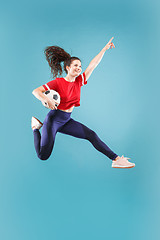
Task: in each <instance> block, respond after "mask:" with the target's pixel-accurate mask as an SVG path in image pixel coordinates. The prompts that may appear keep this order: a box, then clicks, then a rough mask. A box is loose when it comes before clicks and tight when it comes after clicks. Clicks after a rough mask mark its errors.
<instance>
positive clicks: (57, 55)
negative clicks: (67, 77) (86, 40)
mask: <svg viewBox="0 0 160 240" xmlns="http://www.w3.org/2000/svg"><path fill="white" fill-rule="evenodd" d="M44 54H45V56H46V60H47V62H48V63H49V66H50V67H51V73H52V74H53V78H55V77H57V75H62V71H63V70H62V66H61V62H63V63H64V66H63V68H64V71H65V72H66V73H68V72H67V69H66V66H70V64H71V63H72V61H73V60H79V61H81V60H80V59H79V58H78V57H71V55H70V54H69V53H67V52H66V51H65V50H64V49H63V48H61V47H58V46H50V47H46V48H45V50H44Z"/></svg>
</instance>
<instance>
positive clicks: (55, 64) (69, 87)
mask: <svg viewBox="0 0 160 240" xmlns="http://www.w3.org/2000/svg"><path fill="white" fill-rule="evenodd" d="M112 40H113V37H112V38H111V39H110V41H109V42H108V43H107V44H106V46H105V47H104V48H103V49H102V50H101V51H100V53H99V54H98V55H97V56H96V57H95V58H93V60H92V61H91V62H90V64H89V66H88V67H87V69H86V70H85V71H84V72H83V73H82V74H81V71H82V67H81V60H80V59H79V58H78V57H71V56H70V54H69V53H67V52H66V51H64V49H62V48H60V47H58V46H50V47H47V48H46V49H45V51H44V53H45V56H46V60H47V61H48V63H49V66H50V67H51V73H52V74H53V78H55V79H54V80H52V81H50V82H48V83H46V84H44V85H42V86H40V87H38V88H36V89H35V90H33V92H32V93H33V95H34V96H35V97H36V98H37V99H39V100H40V101H43V102H47V103H48V106H49V108H50V109H51V110H50V111H49V113H48V114H47V116H46V118H45V120H44V122H43V123H42V122H41V121H40V120H38V119H37V118H35V117H32V119H31V127H32V130H33V135H34V146H35V149H36V152H37V156H38V158H40V159H41V160H47V159H48V158H49V157H50V155H51V153H52V149H53V146H54V141H55V136H56V133H57V132H60V133H63V134H68V135H71V136H73V137H77V138H82V139H86V140H88V141H89V142H91V143H92V145H93V146H94V147H95V148H96V149H97V150H98V151H100V152H101V153H103V154H104V155H106V156H107V157H108V158H110V159H111V160H112V167H113V168H132V167H134V166H135V164H134V163H131V162H129V161H128V159H129V158H127V157H124V156H123V155H122V157H120V156H118V155H117V154H116V153H114V152H113V151H112V150H111V149H110V148H109V147H108V146H107V145H106V144H105V143H104V142H103V141H102V140H101V139H100V138H99V137H98V135H97V134H96V133H95V132H94V131H93V130H91V129H90V128H88V127H86V126H85V125H83V124H82V123H80V122H77V121H75V120H74V119H73V118H71V113H72V111H73V109H74V107H78V106H80V91H81V87H82V86H83V85H86V84H87V81H88V79H89V77H90V75H91V73H92V72H93V70H94V69H95V68H96V67H97V65H98V64H99V63H100V61H101V59H102V57H103V55H104V53H105V52H106V50H108V49H109V48H112V47H114V48H115V46H114V44H113V43H112ZM61 63H63V64H64V65H63V67H64V71H65V72H66V74H67V75H66V77H64V78H62V77H60V78H59V77H58V78H57V76H58V74H60V76H61V75H62V66H61ZM51 89H52V90H55V91H56V92H58V93H59V95H60V98H61V102H60V104H59V105H58V107H57V102H56V101H55V100H53V101H51V100H50V99H49V98H48V97H47V96H46V95H44V94H43V93H44V92H45V91H47V90H51ZM41 127H42V133H41V134H40V131H39V129H40V128H41Z"/></svg>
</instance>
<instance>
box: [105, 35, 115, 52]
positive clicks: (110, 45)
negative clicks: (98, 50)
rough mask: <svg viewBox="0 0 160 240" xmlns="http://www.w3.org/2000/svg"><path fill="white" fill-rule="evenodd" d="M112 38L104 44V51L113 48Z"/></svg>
mask: <svg viewBox="0 0 160 240" xmlns="http://www.w3.org/2000/svg"><path fill="white" fill-rule="evenodd" d="M113 38H114V37H112V38H111V39H110V40H109V42H108V43H107V44H106V46H105V47H104V49H105V50H108V49H109V48H112V47H114V48H115V46H114V44H113V43H112V40H113Z"/></svg>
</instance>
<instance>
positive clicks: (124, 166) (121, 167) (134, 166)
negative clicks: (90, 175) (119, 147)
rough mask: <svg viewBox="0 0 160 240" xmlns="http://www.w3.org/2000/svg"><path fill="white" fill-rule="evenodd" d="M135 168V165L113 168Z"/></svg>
mask: <svg viewBox="0 0 160 240" xmlns="http://www.w3.org/2000/svg"><path fill="white" fill-rule="evenodd" d="M133 167H135V165H133V166H119V165H115V166H112V168H133Z"/></svg>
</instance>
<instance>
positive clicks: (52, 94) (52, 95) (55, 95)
mask: <svg viewBox="0 0 160 240" xmlns="http://www.w3.org/2000/svg"><path fill="white" fill-rule="evenodd" d="M43 94H44V95H46V96H47V97H48V98H49V99H50V100H53V99H54V100H55V101H56V102H57V103H58V104H55V106H56V107H58V105H59V104H60V100H61V99H60V95H59V93H58V92H56V91H55V90H47V91H46V92H44V93H43ZM42 104H43V106H45V107H46V108H49V106H48V103H46V102H44V101H42Z"/></svg>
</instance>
